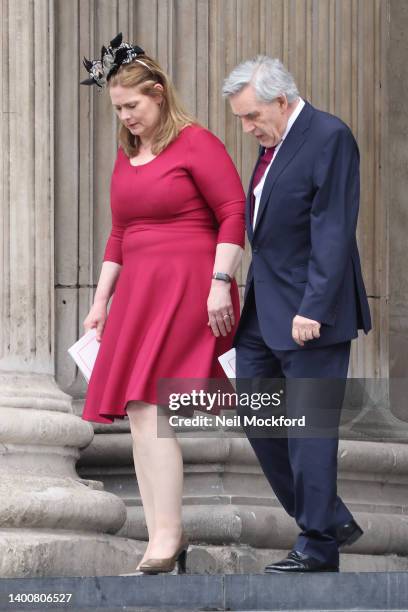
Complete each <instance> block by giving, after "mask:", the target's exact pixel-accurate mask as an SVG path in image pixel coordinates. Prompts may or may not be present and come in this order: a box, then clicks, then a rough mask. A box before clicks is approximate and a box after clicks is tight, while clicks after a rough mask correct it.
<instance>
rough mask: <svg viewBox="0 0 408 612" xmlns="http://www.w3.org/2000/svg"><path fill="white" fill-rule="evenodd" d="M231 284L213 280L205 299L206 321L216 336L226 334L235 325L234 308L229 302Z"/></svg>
mask: <svg viewBox="0 0 408 612" xmlns="http://www.w3.org/2000/svg"><path fill="white" fill-rule="evenodd" d="M230 289H231V285H230V283H225V282H224V281H219V280H213V281H212V284H211V290H210V294H209V296H208V300H207V308H208V319H209V320H208V323H207V325H209V326H210V327H211V329H212V332H213V334H214V336H215V337H216V338H218V337H219V335H220V334H221V335H223V336H226V335H227V334H228V333H230V332H231V330H232V328H233V327H234V325H235V317H234V310H233V308H232V302H231V292H230Z"/></svg>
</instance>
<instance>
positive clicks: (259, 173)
mask: <svg viewBox="0 0 408 612" xmlns="http://www.w3.org/2000/svg"><path fill="white" fill-rule="evenodd" d="M275 149H276V146H275V147H270V148H269V149H265V152H264V154H263V155H262V157H261V159H260V160H259V163H258V166H257V168H256V170H255V174H254V180H253V181H252V186H251V191H252V195H251V223H253V222H254V211H255V196H254V189H255V187H256V186H257V185H258V183H259V182H260V181H261V179H262V177H263V175H264V174H265V170H266V169H267V167H268V166H269V164H270V163H271V159H272V157H273V154H274V153H275Z"/></svg>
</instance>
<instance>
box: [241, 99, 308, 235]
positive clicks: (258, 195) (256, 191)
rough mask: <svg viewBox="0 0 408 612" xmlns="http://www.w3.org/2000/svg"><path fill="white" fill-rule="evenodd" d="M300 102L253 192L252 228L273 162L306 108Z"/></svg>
mask: <svg viewBox="0 0 408 612" xmlns="http://www.w3.org/2000/svg"><path fill="white" fill-rule="evenodd" d="M298 100H299V101H298V103H297V106H296V108H295V109H294V110H293V111H292V114H291V115H290V117H289V119H288V124H287V126H286V130H285V133H284V134H283V136H282V140H281V141H280V143H279V144H278V145H277V147H276V149H275V152H274V154H273V157H272V159H271V161H270V163H269V165H268V167H267V168H266V170H265V172H264V175H263V177H262V178H261V180H260V181H259V183H258V185H257V186H256V187H255V189H254V191H253V194H254V197H255V206H254V219H253V222H252V227H255V223H256V218H257V215H258V210H259V204H260V201H261V196H262V189H263V186H264V184H265V179H266V177H267V174H268V172H269V169H270V167H271V166H272V164H273V161H274V159H275V158H276V156H277V154H278V152H279V149H280V148H281V146H282V143H283V141H284V140H285V138H286V136H287V135H288V134H289V131H290V129H291V127H292V125H293V124H294V123H295V121H296V119H297V118H298V117H299V114H300V112H301V110H302V108H303V107H304V105H305V101H304V100H302V98H300V97H299V98H298Z"/></svg>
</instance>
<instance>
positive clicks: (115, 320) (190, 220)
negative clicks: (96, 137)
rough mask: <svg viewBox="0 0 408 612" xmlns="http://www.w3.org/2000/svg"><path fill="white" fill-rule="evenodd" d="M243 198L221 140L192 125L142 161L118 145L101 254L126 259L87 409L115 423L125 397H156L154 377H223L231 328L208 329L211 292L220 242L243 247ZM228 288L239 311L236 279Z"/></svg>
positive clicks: (91, 416) (88, 416)
mask: <svg viewBox="0 0 408 612" xmlns="http://www.w3.org/2000/svg"><path fill="white" fill-rule="evenodd" d="M244 199H245V196H244V192H243V189H242V185H241V181H240V179H239V176H238V173H237V171H236V169H235V167H234V164H233V163H232V160H231V158H230V157H229V155H228V153H227V151H226V149H225V147H224V145H223V144H222V142H221V141H220V140H219V139H218V138H217V137H216V136H214V135H213V134H212V133H211V132H209V131H208V130H206V129H204V128H202V127H199V126H197V125H191V126H188V127H186V128H184V129H183V130H182V131H181V132H180V134H179V135H178V137H177V138H176V139H175V140H174V141H173V142H172V143H171V144H170V145H169V146H168V147H166V149H164V150H163V151H162V152H161V153H160V154H159V155H158V156H157V157H156V158H155V159H153V160H152V161H150V162H148V163H146V164H143V165H141V166H136V167H135V166H132V165H131V164H130V161H129V158H128V157H127V156H126V155H125V153H124V152H123V150H122V149H121V148H120V149H119V150H118V155H117V159H116V163H115V167H114V171H113V174H112V181H111V208H112V231H111V234H110V236H109V239H108V242H107V245H106V249H105V254H104V258H103V259H104V261H114V262H117V263H119V264H121V265H122V268H121V270H120V274H119V278H118V280H117V284H116V288H115V292H114V295H113V298H112V303H111V307H110V310H109V314H108V318H107V321H106V324H105V329H104V332H103V335H102V342H101V345H100V347H99V352H98V356H97V359H96V363H95V366H94V370H93V372H92V376H91V379H90V381H89V386H88V392H87V397H86V402H85V406H84V411H83V415H82V418H83V419H85V420H89V421H96V422H99V423H112V421H113V420H114V419H115V418H122V419H123V418H124V417H125V415H126V404H127V402H129V401H131V400H142V401H144V402H148V403H151V404H156V403H157V381H158V380H159V379H160V378H207V377H214V378H216V377H224V374H223V371H222V369H221V367H220V365H219V363H218V360H217V357H218V356H219V355H221V354H222V353H224V352H225V351H227V350H229V349H230V348H231V345H232V338H233V332H232V333H230V334H228V335H227V336H226V337H223V336H220V337H219V338H216V337H215V336H214V335H213V333H212V331H211V328H210V327H208V326H207V321H208V312H207V298H208V294H209V291H210V286H211V276H212V271H213V266H214V257H215V249H216V245H217V243H221V242H228V243H233V244H238V245H240V246H242V247H244ZM219 271H220V272H222V270H219ZM231 296H232V302H233V307H234V313H235V319H236V321H238V317H239V298H238V290H237V286H236V283H235V281H234V282H233V285H232V287H231Z"/></svg>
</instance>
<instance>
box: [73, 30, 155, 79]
mask: <svg viewBox="0 0 408 612" xmlns="http://www.w3.org/2000/svg"><path fill="white" fill-rule="evenodd" d="M122 38H123V37H122V32H119V34H117V35H116V36H115V38H113V39H112V40H111V41H110V44H109V46H108V48H106V47H105V45H103V47H102V49H101V59H99V60H89V59H87V58H86V57H84V59H83V64H84V66H85V68H86V70H87V71H88V72H89V78H88V79H85V81H81V85H97V86H98V87H103V86H104V85H106V83H107V82H108V81H109V79H110V78H111V76H112V75H114V74H115V72H117V71H118V69H119V68H120V66H121V65H122V64H129V63H130V62H133V60H135V59H136V58H137V57H138V56H140V55H144V54H145V52H144V51H143V49H142V48H141V47H138V46H137V45H135V46H133V45H130V44H129V43H126V42H123V41H122ZM141 63H143V62H141Z"/></svg>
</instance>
